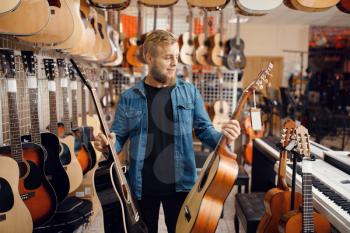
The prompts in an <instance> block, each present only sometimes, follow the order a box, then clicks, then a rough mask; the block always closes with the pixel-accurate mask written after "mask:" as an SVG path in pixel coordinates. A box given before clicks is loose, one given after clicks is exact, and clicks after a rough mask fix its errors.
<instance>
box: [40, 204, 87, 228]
mask: <svg viewBox="0 0 350 233" xmlns="http://www.w3.org/2000/svg"><path fill="white" fill-rule="evenodd" d="M91 215H92V203H91V201H89V200H85V199H81V198H77V197H68V198H66V199H65V200H64V201H63V202H61V203H60V205H59V206H58V209H57V211H56V214H55V215H54V217H53V218H52V219H51V221H49V222H48V223H46V224H45V225H42V226H39V227H36V228H35V229H34V231H33V232H37V233H72V232H73V231H75V230H76V229H78V228H79V227H80V226H81V225H83V224H86V223H89V219H90V216H91Z"/></svg>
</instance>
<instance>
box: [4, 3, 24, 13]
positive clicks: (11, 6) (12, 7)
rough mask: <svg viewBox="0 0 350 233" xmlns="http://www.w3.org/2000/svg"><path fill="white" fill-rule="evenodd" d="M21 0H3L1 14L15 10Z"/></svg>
mask: <svg viewBox="0 0 350 233" xmlns="http://www.w3.org/2000/svg"><path fill="white" fill-rule="evenodd" d="M20 2H21V0H16V1H13V0H3V1H1V6H0V14H3V13H6V12H9V11H13V10H15V9H16V8H17V7H18V6H19V4H20Z"/></svg>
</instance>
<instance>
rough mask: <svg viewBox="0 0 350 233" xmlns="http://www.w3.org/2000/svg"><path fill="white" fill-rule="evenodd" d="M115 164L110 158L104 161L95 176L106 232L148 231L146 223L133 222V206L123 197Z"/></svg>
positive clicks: (138, 232)
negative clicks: (131, 213)
mask: <svg viewBox="0 0 350 233" xmlns="http://www.w3.org/2000/svg"><path fill="white" fill-rule="evenodd" d="M114 166H115V165H114V163H112V162H111V161H109V160H106V161H103V162H101V163H100V164H99V168H98V169H97V170H96V172H95V176H94V183H95V188H96V192H97V195H98V198H99V200H100V203H101V206H102V211H103V219H104V232H106V233H112V232H113V233H116V232H117V233H127V232H133V233H147V228H146V225H145V224H144V223H143V222H142V221H140V220H139V221H138V222H137V223H136V224H133V222H135V220H133V219H132V217H131V215H130V214H129V213H130V212H132V211H131V208H132V207H131V206H130V204H129V203H127V202H125V199H124V198H122V195H123V192H122V190H121V189H120V187H121V185H120V182H119V180H117V179H116V177H117V176H116V174H115V169H114ZM107 196H108V198H106V197H107ZM123 220H124V221H125V222H124V221H123Z"/></svg>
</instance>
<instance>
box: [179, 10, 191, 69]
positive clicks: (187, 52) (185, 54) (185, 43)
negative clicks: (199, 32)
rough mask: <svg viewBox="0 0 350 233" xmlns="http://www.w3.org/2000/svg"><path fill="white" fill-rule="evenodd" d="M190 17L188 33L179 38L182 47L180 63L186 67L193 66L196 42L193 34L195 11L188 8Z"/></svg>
mask: <svg viewBox="0 0 350 233" xmlns="http://www.w3.org/2000/svg"><path fill="white" fill-rule="evenodd" d="M188 8H189V15H188V27H189V29H188V32H185V33H183V34H181V35H180V36H179V45H180V61H181V63H183V64H185V65H192V64H193V59H192V58H193V54H194V45H193V44H194V41H193V38H194V37H195V35H194V33H193V22H192V21H193V11H192V7H190V6H188Z"/></svg>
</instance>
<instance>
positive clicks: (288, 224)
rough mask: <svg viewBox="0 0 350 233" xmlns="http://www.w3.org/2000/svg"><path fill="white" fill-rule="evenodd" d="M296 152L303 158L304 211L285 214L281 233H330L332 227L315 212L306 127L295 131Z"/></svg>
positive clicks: (324, 218) (281, 222)
mask: <svg viewBox="0 0 350 233" xmlns="http://www.w3.org/2000/svg"><path fill="white" fill-rule="evenodd" d="M295 136H296V149H295V150H296V152H297V153H298V154H299V155H300V156H302V159H303V160H302V195H303V204H302V209H300V210H294V211H290V212H288V213H286V214H284V215H283V216H282V218H281V221H280V227H279V229H280V232H281V233H295V232H305V233H309V232H312V233H313V232H317V233H330V232H331V225H330V223H329V222H328V220H327V218H326V217H325V216H323V215H321V214H319V213H317V212H315V211H314V208H313V193H312V180H313V179H312V163H313V162H312V160H313V159H312V158H311V150H310V135H309V133H308V130H307V129H306V128H305V127H304V126H302V125H301V126H299V127H297V128H296V130H295Z"/></svg>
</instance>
